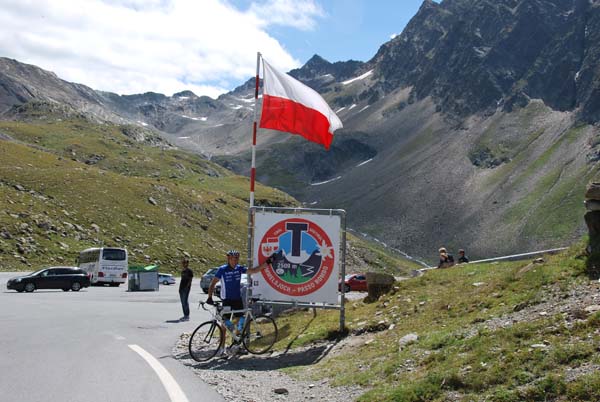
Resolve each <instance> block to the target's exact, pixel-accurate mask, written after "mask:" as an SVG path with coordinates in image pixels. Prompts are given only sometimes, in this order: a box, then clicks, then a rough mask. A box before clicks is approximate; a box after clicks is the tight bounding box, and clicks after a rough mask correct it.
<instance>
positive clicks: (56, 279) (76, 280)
mask: <svg viewBox="0 0 600 402" xmlns="http://www.w3.org/2000/svg"><path fill="white" fill-rule="evenodd" d="M88 286H90V277H89V275H88V274H86V273H85V272H84V271H83V270H81V269H79V268H77V267H50V268H44V269H41V270H39V271H36V272H33V273H31V274H29V275H24V276H18V277H16V278H12V279H9V280H8V282H7V283H6V288H7V289H14V290H16V291H17V292H23V291H25V292H33V291H34V290H36V289H62V290H64V291H65V292H68V291H69V289H70V290H73V291H75V292H78V291H79V290H80V289H81V288H87V287H88Z"/></svg>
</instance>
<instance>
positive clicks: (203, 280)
mask: <svg viewBox="0 0 600 402" xmlns="http://www.w3.org/2000/svg"><path fill="white" fill-rule="evenodd" d="M217 269H218V268H211V269H209V270H208V271H206V273H205V274H204V275H202V276H201V277H200V287H201V288H202V291H203V292H204V293H208V287H209V286H210V283H211V282H212V280H213V278H214V277H215V272H217Z"/></svg>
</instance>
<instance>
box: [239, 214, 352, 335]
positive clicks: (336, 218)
mask: <svg viewBox="0 0 600 402" xmlns="http://www.w3.org/2000/svg"><path fill="white" fill-rule="evenodd" d="M249 215H250V216H251V218H252V219H249V222H252V224H251V225H252V228H251V229H252V230H249V233H250V232H251V233H252V241H251V242H250V241H249V244H250V243H251V244H252V247H249V249H250V251H251V252H252V264H251V265H252V266H257V265H259V264H261V263H263V262H264V261H265V260H266V259H267V258H268V257H269V256H271V255H274V258H273V263H272V264H271V266H268V267H267V268H265V269H264V270H263V271H261V272H260V273H259V274H255V275H253V277H252V295H253V296H252V297H253V298H256V299H259V302H260V303H262V304H271V305H289V306H290V307H310V308H324V309H339V310H340V332H341V331H343V330H344V325H345V317H344V313H345V310H344V289H343V287H342V289H341V292H342V293H341V301H340V300H339V293H338V280H339V278H340V275H341V277H342V278H343V277H344V276H345V270H346V265H345V257H346V213H345V211H344V210H340V209H307V208H267V207H252V208H250V213H249ZM249 229H250V228H249Z"/></svg>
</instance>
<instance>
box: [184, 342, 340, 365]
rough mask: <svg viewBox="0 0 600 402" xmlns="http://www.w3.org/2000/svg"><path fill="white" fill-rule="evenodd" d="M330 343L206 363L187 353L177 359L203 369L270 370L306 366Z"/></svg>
mask: <svg viewBox="0 0 600 402" xmlns="http://www.w3.org/2000/svg"><path fill="white" fill-rule="evenodd" d="M331 346H332V345H331V344H327V345H321V346H313V347H311V348H307V349H303V350H294V351H286V352H283V353H274V354H266V355H264V356H261V355H251V354H248V355H241V356H231V357H228V358H215V359H212V360H210V361H208V362H206V363H197V362H195V361H193V360H192V359H191V357H190V355H189V354H187V353H185V354H181V355H179V356H177V358H178V359H182V360H184V364H186V365H187V366H190V367H193V368H197V369H203V370H254V371H270V370H277V369H281V368H285V367H294V366H306V365H310V364H314V363H317V362H318V361H319V360H321V359H322V358H323V357H325V356H326V355H327V353H328V352H329V350H330V349H331Z"/></svg>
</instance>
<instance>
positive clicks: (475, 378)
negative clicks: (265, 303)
mask: <svg viewBox="0 0 600 402" xmlns="http://www.w3.org/2000/svg"><path fill="white" fill-rule="evenodd" d="M544 259H545V261H538V262H533V261H522V262H504V263H494V264H468V265H459V266H455V267H453V268H450V269H445V270H432V271H428V272H427V273H426V274H425V275H423V276H421V277H419V278H415V279H409V280H406V281H402V282H398V283H396V285H395V288H394V290H393V291H392V293H390V294H387V295H384V296H382V297H381V298H380V299H379V300H378V301H377V302H374V303H365V302H363V301H350V302H349V303H348V305H347V306H348V308H347V317H346V322H347V323H348V329H349V331H350V333H351V335H352V336H348V337H342V338H341V339H338V344H337V345H336V346H335V347H334V348H333V350H332V351H331V352H330V353H328V355H327V356H326V357H325V358H324V359H322V360H320V361H319V362H318V363H316V364H314V365H311V366H307V367H295V368H293V369H288V370H289V371H290V373H291V374H292V375H294V376H298V377H299V378H303V379H307V378H310V379H311V380H315V381H316V380H321V379H323V378H327V379H328V381H329V383H330V384H332V385H334V386H335V385H351V384H358V385H360V386H362V387H363V388H364V392H365V393H364V394H363V395H362V397H361V398H360V400H361V401H411V402H412V401H422V402H425V401H439V402H441V401H497V402H500V401H502V402H508V401H511V402H513V401H514V402H522V401H598V400H600V370H599V368H600V354H599V353H598V345H599V344H600V311H598V309H599V308H600V305H599V304H600V303H599V299H598V290H599V289H600V284H598V282H597V280H590V279H589V278H588V277H587V276H586V275H585V273H584V272H585V263H586V257H585V256H584V245H583V243H581V244H579V245H577V246H574V247H572V248H571V249H570V250H569V251H567V252H565V253H563V254H561V255H557V256H552V257H549V256H547V257H544ZM278 325H279V327H280V328H282V329H283V331H282V332H283V333H284V334H285V335H286V337H285V338H284V339H281V340H280V341H279V346H280V347H281V348H289V347H290V346H291V345H294V346H299V345H306V344H310V343H312V342H315V341H320V340H324V339H331V338H332V337H335V336H336V331H337V328H338V314H337V313H336V312H319V313H318V316H317V318H314V317H313V315H312V312H301V313H297V314H295V315H293V316H291V317H281V318H279V319H278ZM408 334H414V338H413V340H408V339H407V338H405V336H406V335H408Z"/></svg>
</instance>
